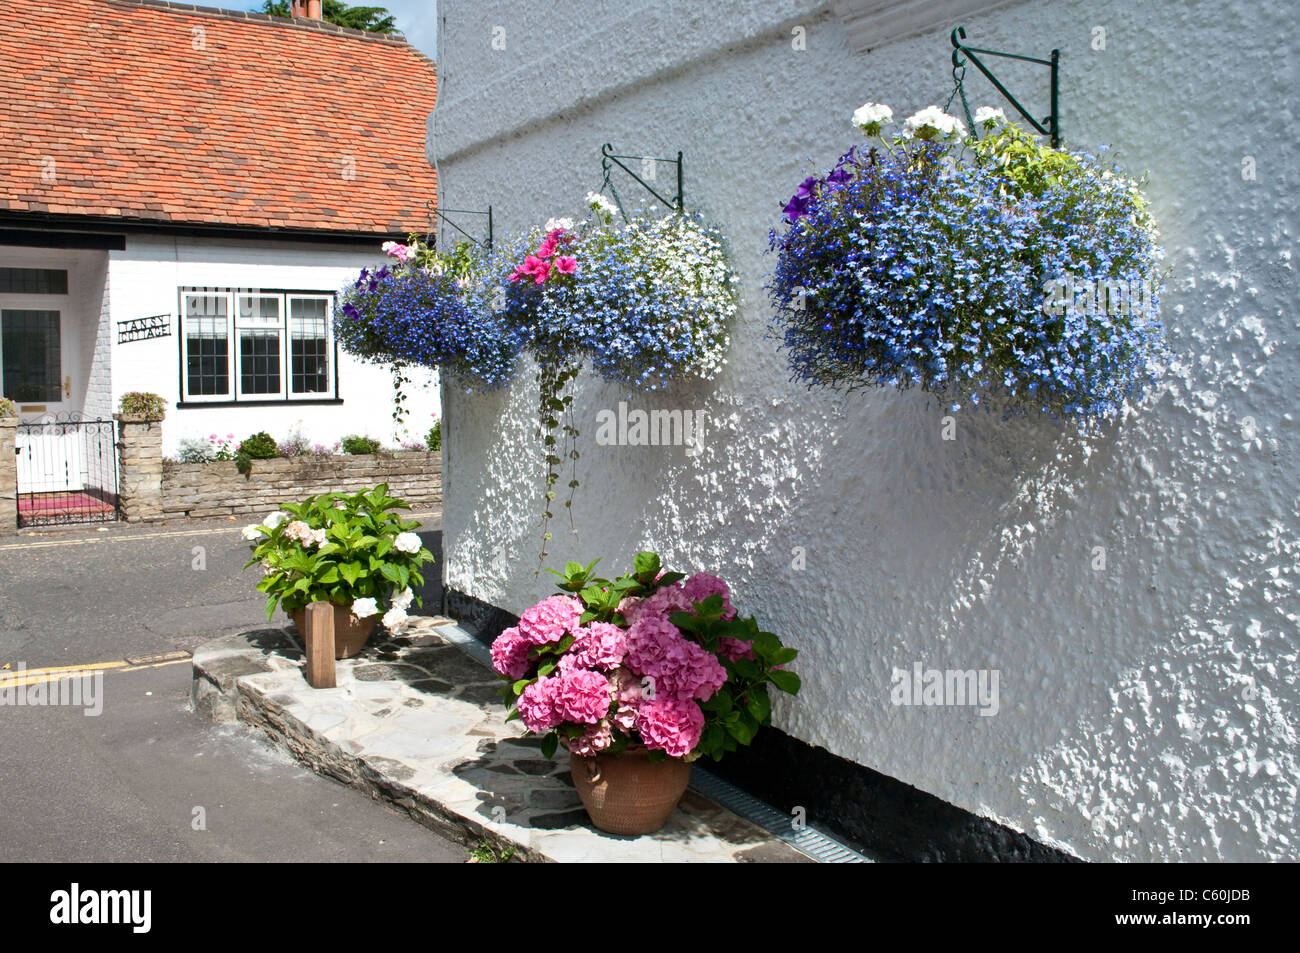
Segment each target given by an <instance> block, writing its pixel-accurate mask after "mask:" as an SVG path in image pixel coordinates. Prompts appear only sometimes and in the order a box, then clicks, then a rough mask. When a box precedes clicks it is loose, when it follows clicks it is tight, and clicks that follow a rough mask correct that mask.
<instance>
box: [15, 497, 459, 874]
mask: <svg viewBox="0 0 1300 953" xmlns="http://www.w3.org/2000/svg"><path fill="white" fill-rule="evenodd" d="M241 525H242V523H241V522H229V521H221V522H209V523H195V524H181V525H177V524H171V525H162V526H158V527H153V528H149V529H144V528H139V527H127V526H123V525H111V526H109V527H107V528H106V531H104V532H100V531H97V529H96V528H94V527H90V528H82V529H76V530H61V531H57V532H50V533H45V534H41V535H35V536H28V535H23V536H19V537H6V538H5V539H4V540H3V541H2V542H0V666H4V665H7V666H9V671H10V672H13V671H15V670H17V669H18V668H19V666H25V667H26V668H28V669H29V670H30V669H35V668H43V667H54V666H71V665H86V664H91V663H103V662H120V660H122V659H125V658H128V657H132V658H134V657H138V656H144V655H156V654H160V653H166V652H176V651H178V650H179V651H192V650H193V649H194V647H195V646H197V645H199V644H201V643H202V642H204V641H206V640H208V639H210V638H214V637H216V636H218V635H222V634H225V633H229V632H234V631H239V630H241V629H245V628H251V627H256V626H259V625H265V624H266V615H265V611H264V608H263V606H264V601H263V598H262V597H261V595H260V594H259V593H257V592H256V591H255V590H254V589H253V586H254V583H255V582H256V578H255V576H254V574H253V570H249V572H248V573H241V571H240V567H241V566H242V565H243V563H244V561H245V559H246V558H247V553H248V549H247V546H246V544H245V543H244V542H243V540H241V539H240V537H239V532H238V531H239V528H240V526H241ZM425 525H426V527H427V528H428V529H429V530H435V528H436V525H437V523H436V517H435V519H434V520H433V521H429V520H426V521H425ZM422 535H424V536H425V540H426V545H428V544H429V543H434V544H435V545H436V543H437V542H438V534H437V532H436V531H434V532H430V533H424V534H422ZM196 547H201V549H200V550H198V551H196V549H195V548H196ZM435 551H436V550H435ZM430 575H433V576H434V578H437V576H436V575H435V574H433V573H431V574H430ZM432 608H433V609H435V610H436V605H434V606H433V607H432ZM102 677H103V688H102V700H103V704H102V712H101V713H100V714H98V715H96V716H88V715H86V713H85V709H84V708H79V707H72V706H63V707H59V706H47V707H30V706H15V705H12V704H0V859H3V860H8V861H272V862H274V861H358V862H365V861H452V862H459V861H463V860H464V859H465V852H464V850H463V848H461V847H460V846H459V845H456V844H454V843H452V842H450V841H447V840H445V839H443V838H441V837H439V836H437V835H435V834H434V833H433V832H431V831H429V830H427V829H426V828H424V827H421V826H420V825H419V824H416V823H415V822H414V821H412V820H410V819H409V818H407V817H405V816H403V815H400V814H398V813H397V812H395V811H393V810H392V809H390V808H388V807H386V806H384V805H382V804H380V803H378V802H375V801H371V800H370V799H369V798H367V797H365V796H363V795H361V794H359V793H358V792H356V791H353V790H350V789H348V788H346V787H344V786H343V785H340V784H338V783H337V782H334V781H332V780H329V779H326V778H323V777H319V776H317V775H315V774H313V773H312V772H310V771H308V770H306V769H305V768H302V767H300V766H299V765H297V764H296V763H294V762H293V761H292V759H290V758H289V757H288V756H287V755H284V754H281V753H280V752H278V751H277V750H275V749H273V748H271V747H270V746H269V745H266V744H265V743H263V742H261V741H260V740H259V739H258V738H257V737H256V736H255V735H253V734H252V733H251V732H250V731H248V730H247V729H244V728H242V727H239V726H217V725H214V724H212V723H211V722H209V721H207V720H206V719H203V718H200V717H199V716H197V715H195V714H193V713H192V712H190V711H189V710H188V708H187V702H188V698H189V679H190V674H189V665H188V662H186V661H181V662H179V663H171V664H162V665H158V666H156V667H135V668H113V669H108V670H107V671H105V672H104V674H103V676H102Z"/></svg>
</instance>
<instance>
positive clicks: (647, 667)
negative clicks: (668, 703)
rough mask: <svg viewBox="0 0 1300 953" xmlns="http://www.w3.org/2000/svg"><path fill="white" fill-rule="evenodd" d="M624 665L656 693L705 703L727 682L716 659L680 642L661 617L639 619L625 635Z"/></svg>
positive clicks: (687, 641)
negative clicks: (647, 681)
mask: <svg viewBox="0 0 1300 953" xmlns="http://www.w3.org/2000/svg"><path fill="white" fill-rule="evenodd" d="M627 664H628V667H629V668H631V669H632V671H633V672H636V673H639V674H641V675H643V676H645V675H648V676H650V677H651V678H653V679H654V690H655V692H656V693H666V694H669V695H676V696H678V697H680V698H696V699H699V700H700V701H705V700H706V699H708V698H711V697H712V696H713V695H714V693H716V692H717V690H718V689H719V688H721V687H722V684H723V683H724V682H725V681H726V680H727V670H726V669H725V668H723V667H722V663H721V662H719V661H718V658H717V656H716V655H714V654H713V653H712V652H710V651H708V650H707V649H704V648H702V647H701V646H699V645H697V644H696V643H694V642H691V641H690V640H688V639H686V638H684V637H683V636H682V634H681V633H680V632H679V631H678V630H677V627H676V626H675V625H673V624H672V623H671V622H669V621H668V620H666V619H664V618H663V617H661V616H656V615H643V616H642V617H641V619H640V621H638V622H637V623H636V625H634V626H632V628H631V629H630V630H629V631H628V653H627Z"/></svg>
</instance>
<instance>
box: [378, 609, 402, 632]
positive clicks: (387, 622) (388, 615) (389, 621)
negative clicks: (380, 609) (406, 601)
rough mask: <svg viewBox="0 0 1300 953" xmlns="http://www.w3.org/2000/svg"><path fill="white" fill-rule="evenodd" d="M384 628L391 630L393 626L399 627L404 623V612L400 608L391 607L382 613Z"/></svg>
mask: <svg viewBox="0 0 1300 953" xmlns="http://www.w3.org/2000/svg"><path fill="white" fill-rule="evenodd" d="M383 621H384V628H386V629H391V628H393V626H396V625H401V624H402V623H403V622H405V621H406V610H405V609H403V608H402V607H401V606H393V607H392V608H391V609H389V610H388V611H387V612H385V613H384V620H383Z"/></svg>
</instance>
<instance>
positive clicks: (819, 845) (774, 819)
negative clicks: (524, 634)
mask: <svg viewBox="0 0 1300 953" xmlns="http://www.w3.org/2000/svg"><path fill="white" fill-rule="evenodd" d="M438 635H440V636H442V637H443V638H444V639H446V640H447V641H448V642H450V643H452V644H453V645H455V646H456V647H457V648H459V649H461V650H462V651H463V652H465V654H466V655H469V656H470V657H471V658H473V659H475V660H476V661H478V662H479V663H481V664H483V665H486V666H487V667H489V668H491V667H492V653H491V652H490V651H489V650H488V647H487V646H486V645H484V644H483V643H482V642H480V641H479V640H478V639H476V638H474V636H472V635H470V634H469V633H468V632H466V631H465V630H464V629H462V628H461V627H460V626H459V625H455V624H454V623H453V624H450V625H440V626H438ZM691 788H692V789H694V790H695V791H696V792H697V793H698V794H702V795H704V796H705V797H707V798H708V799H709V800H711V801H714V802H715V803H717V804H720V805H721V806H722V807H725V808H726V809H727V810H729V811H731V812H732V813H733V814H738V815H739V816H741V817H743V818H744V819H745V820H747V821H749V822H750V823H751V824H756V825H757V826H759V827H761V828H763V830H765V831H767V832H768V833H769V834H771V835H772V836H774V837H778V838H780V839H781V840H783V841H785V842H786V843H787V844H789V845H790V846H791V847H794V848H795V849H796V850H798V851H801V852H803V853H805V854H807V855H808V856H809V857H811V858H813V859H814V860H816V861H819V862H821V863H823V864H869V863H871V862H872V861H871V859H870V858H869V857H866V856H865V855H863V854H861V853H859V852H858V851H856V850H854V849H853V848H851V847H849V846H848V845H847V844H844V843H842V842H840V841H838V840H836V839H835V838H834V837H832V836H831V835H830V834H827V833H825V832H824V831H819V830H817V828H815V827H813V826H812V825H807V826H804V827H803V828H800V829H797V830H796V829H795V828H794V827H793V826H792V825H791V823H790V815H789V814H783V813H781V812H780V811H778V810H777V809H776V808H774V807H772V806H771V805H770V804H767V803H766V802H764V801H760V800H759V799H758V798H756V797H754V796H753V795H752V794H749V793H748V792H746V791H742V790H741V789H740V788H738V787H736V786H735V785H734V784H732V783H731V782H730V781H724V780H723V779H722V778H720V777H718V776H717V775H715V774H710V773H709V772H708V771H707V770H705V769H704V768H702V767H700V766H699V765H698V764H697V765H695V766H694V767H692V769H691Z"/></svg>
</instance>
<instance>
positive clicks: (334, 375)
mask: <svg viewBox="0 0 1300 953" xmlns="http://www.w3.org/2000/svg"><path fill="white" fill-rule="evenodd" d="M294 300H299V301H302V300H307V301H324V302H325V389H324V390H323V391H315V390H312V391H303V392H302V393H297V394H296V393H294V392H293V348H292V343H291V342H292V341H293V325H292V323H291V321H292V315H293V311H292V309H291V307H290V302H292V301H294ZM284 328H285V337H284V356H285V364H284V367H285V385H284V386H285V388H286V391H287V393H288V398H289V400H321V399H323V398H327V397H333V396H334V394H335V393H337V391H338V372H339V369H338V366H337V363H338V362H337V361H336V360H335V357H336V355H335V353H334V296H333V295H332V294H321V293H312V292H304V291H287V292H285V295H284Z"/></svg>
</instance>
